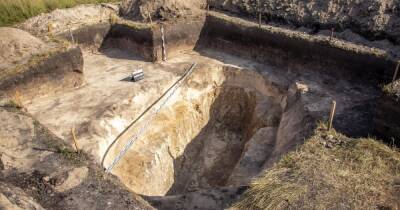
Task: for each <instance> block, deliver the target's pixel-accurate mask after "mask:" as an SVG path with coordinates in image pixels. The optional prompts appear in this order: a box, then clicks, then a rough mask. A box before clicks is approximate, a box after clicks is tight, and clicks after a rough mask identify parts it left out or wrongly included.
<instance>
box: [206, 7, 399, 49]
mask: <svg viewBox="0 0 400 210" xmlns="http://www.w3.org/2000/svg"><path fill="white" fill-rule="evenodd" d="M209 3H210V6H211V7H212V8H214V9H218V10H224V11H228V12H231V13H236V14H238V15H240V16H247V17H252V18H254V19H256V16H257V15H258V14H259V13H260V12H261V14H262V19H263V21H265V22H269V21H273V22H278V23H282V24H286V25H292V26H295V27H300V26H302V27H308V28H311V29H314V30H319V29H329V30H330V29H331V28H335V31H342V30H345V29H350V30H352V31H353V32H355V33H358V34H360V35H362V36H364V37H366V38H368V39H370V40H377V39H389V40H391V41H393V42H395V43H397V44H398V43H400V1H398V0H379V1H376V0H337V1H334V0H308V1H302V0H280V1H271V0H259V1H257V0H243V1H237V0H210V1H209Z"/></svg>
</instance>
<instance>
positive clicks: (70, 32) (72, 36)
mask: <svg viewBox="0 0 400 210" xmlns="http://www.w3.org/2000/svg"><path fill="white" fill-rule="evenodd" d="M69 35H71V41H72V44H75V39H74V35H73V34H72V31H71V29H69Z"/></svg>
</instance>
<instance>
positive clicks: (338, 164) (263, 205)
mask: <svg viewBox="0 0 400 210" xmlns="http://www.w3.org/2000/svg"><path fill="white" fill-rule="evenodd" d="M399 178H400V152H399V150H397V149H396V148H391V147H389V146H387V145H385V144H383V143H381V142H379V141H376V140H374V139H367V138H363V139H352V138H348V137H346V136H343V135H342V134H340V133H337V132H336V131H330V132H326V131H325V129H322V128H321V127H320V128H319V129H318V130H317V131H316V134H315V135H314V136H313V137H311V138H310V139H309V140H308V141H306V143H305V144H304V145H302V146H301V147H300V148H299V149H298V150H297V151H294V152H291V153H289V154H287V155H286V156H284V157H283V158H282V159H281V160H280V162H279V163H277V164H276V165H275V166H274V167H273V168H271V169H270V170H268V171H266V172H265V173H264V174H263V175H262V176H261V177H259V178H257V179H256V180H254V181H253V183H252V184H251V186H250V189H249V190H248V191H247V192H246V193H245V195H244V196H243V198H242V200H241V201H239V202H238V203H236V204H235V207H237V208H239V209H398V208H399V207H400V186H399V184H400V182H399ZM398 182H399V183H398Z"/></svg>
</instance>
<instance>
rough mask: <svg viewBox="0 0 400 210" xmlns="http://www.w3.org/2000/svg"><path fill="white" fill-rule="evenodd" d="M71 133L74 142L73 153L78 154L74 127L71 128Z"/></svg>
mask: <svg viewBox="0 0 400 210" xmlns="http://www.w3.org/2000/svg"><path fill="white" fill-rule="evenodd" d="M71 133H72V140H73V141H74V146H75V151H76V152H79V147H78V142H77V140H76V134H75V126H74V127H72V129H71Z"/></svg>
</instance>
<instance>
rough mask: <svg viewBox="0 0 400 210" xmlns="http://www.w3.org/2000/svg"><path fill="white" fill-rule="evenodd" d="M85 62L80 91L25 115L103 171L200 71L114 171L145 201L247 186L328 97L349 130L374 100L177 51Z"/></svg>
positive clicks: (266, 69)
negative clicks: (136, 77)
mask: <svg viewBox="0 0 400 210" xmlns="http://www.w3.org/2000/svg"><path fill="white" fill-rule="evenodd" d="M84 59H85V81H86V83H85V85H83V86H81V87H79V88H76V89H73V90H68V91H65V92H63V93H57V94H48V95H46V96H43V97H37V98H35V99H34V100H32V101H26V102H25V107H27V109H28V111H29V112H30V113H32V114H33V115H34V116H35V117H36V118H37V119H38V120H39V121H40V122H41V123H43V124H44V125H46V126H47V127H48V128H49V129H50V130H51V131H53V132H54V133H55V134H56V135H58V136H59V137H61V138H62V139H64V140H65V141H67V142H69V143H71V144H72V142H73V140H72V139H73V135H72V132H71V130H75V133H76V134H77V141H78V146H79V147H80V149H82V150H84V151H85V152H87V153H89V154H91V155H92V157H94V158H95V159H96V160H97V161H98V162H99V163H102V164H103V166H104V167H108V166H109V165H110V164H111V162H112V161H113V160H114V159H115V158H116V157H117V155H118V154H119V153H120V152H121V150H122V149H123V148H124V146H125V145H126V144H127V142H128V141H129V139H130V138H132V136H134V135H135V134H136V133H138V132H139V130H140V129H141V128H142V126H143V125H144V124H145V123H146V121H147V119H149V118H150V117H151V114H150V113H152V111H150V112H148V113H147V114H145V115H144V116H143V117H142V118H141V120H139V121H137V122H136V123H135V124H134V126H133V127H132V128H130V129H129V130H128V131H127V132H126V133H124V135H122V136H120V137H119V138H118V140H117V141H116V143H115V144H112V142H113V141H114V140H115V139H116V138H117V137H118V135H119V134H120V133H121V132H122V131H123V130H124V129H125V128H127V127H128V126H129V124H130V123H131V122H133V121H134V120H135V119H136V118H137V117H138V116H139V115H141V113H143V111H144V110H146V109H147V108H148V107H149V106H150V105H151V104H152V103H153V102H154V101H156V100H157V98H158V97H160V96H161V95H162V93H164V91H165V90H167V89H168V88H169V87H170V86H171V85H172V84H173V83H174V82H175V81H176V80H177V79H178V78H179V77H180V76H181V75H182V74H183V73H184V72H185V71H186V70H187V69H188V68H189V67H190V66H191V65H192V64H193V62H196V63H197V67H196V68H195V70H194V71H193V73H192V74H191V75H190V76H189V77H188V78H187V79H186V80H185V81H184V82H183V84H182V86H181V87H180V88H179V89H178V91H177V92H176V93H175V94H174V96H173V97H172V98H171V99H170V101H169V102H168V103H167V104H166V105H165V106H164V107H163V108H162V109H161V112H160V113H159V114H158V115H156V117H155V118H154V119H153V120H152V121H151V122H150V124H149V125H148V126H147V129H146V131H145V132H144V133H143V135H141V136H140V138H138V139H137V140H136V141H135V142H134V144H133V145H132V147H130V149H129V150H128V152H127V153H126V155H125V156H123V158H122V159H121V160H120V161H119V162H118V164H117V165H116V166H115V168H114V169H113V170H112V173H113V174H114V175H116V176H118V177H119V178H120V179H121V180H122V182H123V183H124V184H125V185H126V186H128V187H129V188H130V189H131V190H133V191H134V192H136V193H138V194H141V195H145V196H166V195H177V194H186V193H192V192H196V191H201V190H205V189H216V188H219V187H240V186H246V185H248V184H249V182H250V181H251V179H252V178H255V177H257V176H258V175H259V174H260V173H261V172H262V171H263V170H265V169H266V168H268V167H270V166H272V165H273V164H274V163H275V162H276V161H277V160H278V159H279V158H280V157H281V156H282V155H284V154H286V153H287V152H288V151H290V150H293V149H295V148H296V146H297V145H299V144H301V143H302V142H303V141H304V139H305V138H306V136H307V135H308V134H309V133H310V132H311V131H312V129H313V127H315V125H316V122H317V120H323V119H324V117H325V116H327V115H328V112H329V109H330V106H331V101H332V99H336V100H337V101H338V104H341V105H340V106H338V114H337V117H338V126H342V127H348V126H347V125H348V124H346V123H350V121H349V120H340V119H344V118H343V117H342V116H345V117H346V119H348V118H351V117H352V116H355V117H354V118H352V119H353V121H352V122H351V123H354V122H360V121H363V120H365V119H367V120H368V116H365V114H364V112H362V111H363V109H360V110H358V108H357V107H358V106H359V105H360V104H366V103H368V102H369V101H370V100H371V99H373V98H374V97H376V96H375V95H374V94H371V93H374V89H373V88H371V87H368V86H364V85H362V84H356V83H351V82H349V81H346V80H345V79H339V80H338V81H337V82H336V83H331V82H328V81H332V80H333V78H332V77H330V76H328V75H323V74H319V73H317V72H314V71H312V69H310V70H308V69H305V70H303V71H301V73H300V72H298V73H296V74H294V73H293V72H286V71H283V70H282V69H278V68H276V67H271V66H268V65H266V64H260V63H256V62H254V61H251V60H247V59H243V58H239V57H235V56H231V55H228V54H225V53H222V52H219V51H213V50H201V51H187V52H182V53H181V54H179V55H177V56H174V58H171V59H169V60H168V61H167V62H162V63H157V64H154V63H150V62H145V61H143V60H142V59H140V58H138V57H136V56H134V55H131V54H130V53H129V52H126V51H121V50H118V49H107V50H103V51H102V52H95V53H93V52H89V51H85V52H84ZM134 69H143V70H144V73H145V79H144V80H142V81H140V82H137V83H133V82H131V81H129V76H130V73H131V72H132V70H134ZM293 75H296V77H293ZM156 106H157V105H156ZM348 110H352V111H351V113H349V111H348ZM153 111H154V110H153ZM360 116H361V117H360ZM344 122H346V123H344ZM359 125H365V124H363V123H359ZM352 127H353V128H355V126H352ZM103 160H104V161H103Z"/></svg>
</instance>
